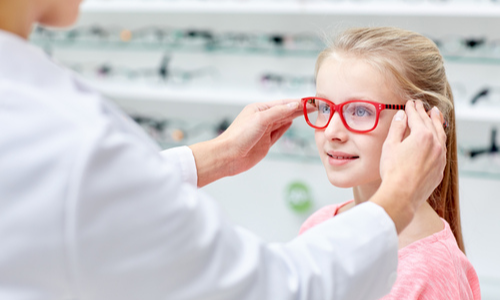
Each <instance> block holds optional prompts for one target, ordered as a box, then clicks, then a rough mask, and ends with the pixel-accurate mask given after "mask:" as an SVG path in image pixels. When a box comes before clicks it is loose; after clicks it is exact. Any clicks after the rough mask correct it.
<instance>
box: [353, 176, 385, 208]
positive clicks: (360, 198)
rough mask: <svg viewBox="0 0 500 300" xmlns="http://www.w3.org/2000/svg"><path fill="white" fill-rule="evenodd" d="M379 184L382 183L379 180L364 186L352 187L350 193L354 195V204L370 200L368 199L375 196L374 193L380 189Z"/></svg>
mask: <svg viewBox="0 0 500 300" xmlns="http://www.w3.org/2000/svg"><path fill="white" fill-rule="evenodd" d="M381 183H382V181H381V180H379V181H376V182H371V183H368V184H365V185H358V186H355V187H353V188H352V193H353V195H354V204H355V205H358V204H361V203H363V202H366V201H368V200H370V198H371V197H372V196H373V195H374V194H375V192H376V191H377V190H378V188H379V187H380V184H381Z"/></svg>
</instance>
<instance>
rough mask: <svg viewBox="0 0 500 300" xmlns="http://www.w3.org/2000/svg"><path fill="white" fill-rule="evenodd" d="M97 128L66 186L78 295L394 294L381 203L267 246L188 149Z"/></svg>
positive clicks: (391, 237) (390, 235) (390, 231)
mask: <svg viewBox="0 0 500 300" xmlns="http://www.w3.org/2000/svg"><path fill="white" fill-rule="evenodd" d="M100 128H101V129H102V130H99V131H98V132H96V133H95V134H92V135H87V136H86V137H85V139H82V147H81V149H80V152H79V154H78V156H79V158H78V164H77V165H76V166H75V168H74V170H73V171H72V173H71V174H72V175H71V178H70V182H71V184H70V186H69V187H68V193H69V197H68V199H69V200H68V203H67V205H66V213H65V224H66V227H65V232H64V234H65V247H66V248H67V256H68V258H67V261H68V275H69V277H70V282H72V283H73V290H74V291H75V299H95V300H99V299H102V300H113V299H116V300H132V299H140V300H144V299H172V300H183V299H186V300H188V299H190V300H191V299H200V300H201V299H203V300H210V299H213V300H216V299H217V300H224V299H238V300H250V299H255V300H257V299H258V300H266V299H269V300H277V299H279V300H286V299H296V300H298V299H303V300H305V299H318V300H322V299H325V300H326V299H336V300H339V299H365V300H367V299H377V298H379V297H381V296H382V295H384V294H386V293H388V292H389V291H390V287H391V285H392V283H393V281H394V280H395V277H394V274H395V271H396V266H397V236H396V232H395V229H394V225H393V223H392V221H391V220H390V219H389V217H388V216H387V214H385V212H384V211H383V209H382V208H380V207H378V206H377V205H375V204H363V205H359V207H356V208H354V209H352V210H351V211H350V212H346V213H345V214H342V215H340V216H339V217H336V218H334V219H332V220H330V221H327V222H325V223H324V224H321V225H318V226H316V227H315V228H313V229H311V230H310V231H308V232H307V233H306V234H304V235H302V236H301V237H298V238H296V239H295V240H293V241H291V242H290V243H288V244H283V245H281V244H273V245H267V244H265V243H263V242H262V241H261V240H260V239H259V238H258V237H256V236H255V235H253V234H252V233H250V232H248V231H247V230H245V229H242V228H239V227H236V226H234V225H232V224H230V223H229V222H227V221H226V219H225V218H224V217H223V216H222V215H221V214H220V212H219V210H218V208H217V206H216V205H215V203H214V202H213V201H212V200H211V199H210V198H209V197H208V196H207V195H205V194H203V193H202V192H201V191H199V190H198V189H197V188H196V169H195V165H194V159H193V158H192V154H191V153H190V150H189V148H181V149H175V150H171V151H169V152H166V153H163V154H158V153H157V152H155V150H154V149H153V147H147V146H146V145H143V144H142V143H140V142H138V141H137V140H134V138H133V137H131V136H130V135H128V134H126V133H123V132H119V131H116V130H114V129H113V126H112V125H110V124H105V125H104V126H101V127H100ZM237 200H238V199H235V201H237Z"/></svg>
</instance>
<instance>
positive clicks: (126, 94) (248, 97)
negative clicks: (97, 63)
mask: <svg viewBox="0 0 500 300" xmlns="http://www.w3.org/2000/svg"><path fill="white" fill-rule="evenodd" d="M87 83H88V84H89V85H91V86H92V87H94V88H95V89H97V90H98V91H100V92H101V93H103V94H104V95H105V96H107V97H109V98H111V99H124V100H137V101H141V100H148V101H163V102H171V101H173V102H182V103H207V104H224V105H239V106H245V105H247V104H250V103H254V102H262V101H271V100H277V99H289V98H300V96H301V95H304V94H308V93H307V92H305V91H303V92H302V91H301V92H297V93H291V92H283V91H274V90H273V91H258V89H257V88H256V89H250V88H249V89H246V90H243V89H234V88H233V89H231V88H219V89H215V88H213V87H211V88H209V87H207V88H199V87H192V86H191V87H190V86H189V85H185V86H178V87H167V86H162V85H161V84H158V85H156V86H140V85H136V86H134V85H126V84H123V83H103V82H95V81H87ZM138 105H142V104H138Z"/></svg>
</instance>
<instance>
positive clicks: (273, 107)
mask: <svg viewBox="0 0 500 300" xmlns="http://www.w3.org/2000/svg"><path fill="white" fill-rule="evenodd" d="M299 104H300V101H299V100H279V101H273V102H264V103H254V104H250V105H248V106H246V107H245V108H244V109H243V111H242V112H241V113H240V114H239V115H238V117H237V118H236V119H235V120H234V122H233V123H232V124H231V126H229V128H228V129H227V130H226V131H225V132H224V133H222V134H221V135H220V136H219V137H217V138H215V139H214V140H211V141H207V142H202V143H198V144H195V145H192V146H190V148H191V150H192V151H193V155H194V158H195V161H196V168H197V170H198V186H199V187H202V186H205V185H207V184H209V183H211V182H213V181H215V180H218V179H220V178H222V177H225V176H232V175H236V174H239V173H241V172H244V171H246V170H248V169H250V168H251V167H253V166H255V165H256V164H257V163H258V162H259V161H261V160H262V159H263V158H264V157H265V156H266V155H267V153H268V152H269V149H270V148H271V146H272V145H274V143H276V141H277V140H278V139H279V138H280V137H281V136H283V134H284V133H285V132H286V131H287V130H288V128H290V126H291V125H292V121H293V119H295V118H296V117H298V116H300V115H302V110H301V109H300V107H299V106H300V105H299Z"/></svg>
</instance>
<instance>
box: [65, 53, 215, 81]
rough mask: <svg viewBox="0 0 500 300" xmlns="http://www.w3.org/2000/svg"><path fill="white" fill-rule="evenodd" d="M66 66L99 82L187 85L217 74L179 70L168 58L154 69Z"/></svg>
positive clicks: (204, 70)
mask: <svg viewBox="0 0 500 300" xmlns="http://www.w3.org/2000/svg"><path fill="white" fill-rule="evenodd" d="M67 66H68V67H69V68H70V69H72V70H74V71H75V72H77V73H80V74H82V75H83V76H85V77H89V78H94V79H99V80H126V81H132V80H134V81H135V80H144V81H147V82H152V81H157V82H163V83H173V84H187V83H191V82H193V81H194V80H196V79H201V78H206V79H214V78H215V77H217V76H218V72H217V70H216V68H214V67H210V66H208V67H204V68H199V69H195V70H180V69H174V68H172V67H171V66H170V57H169V56H164V57H163V58H162V59H161V62H160V64H159V65H158V66H156V67H151V68H130V67H122V66H117V65H114V64H109V63H103V64H98V65H97V66H92V65H88V64H67Z"/></svg>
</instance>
